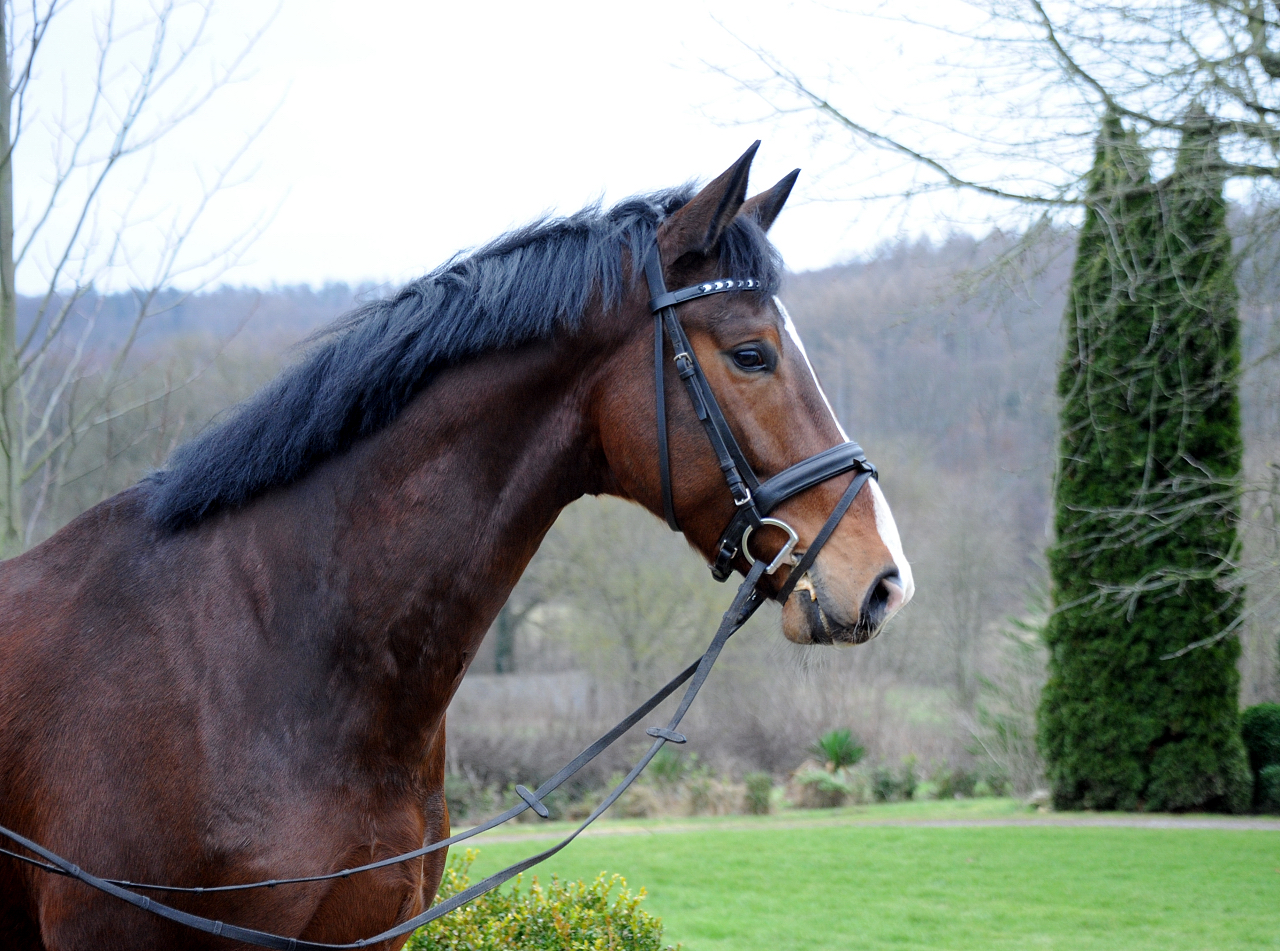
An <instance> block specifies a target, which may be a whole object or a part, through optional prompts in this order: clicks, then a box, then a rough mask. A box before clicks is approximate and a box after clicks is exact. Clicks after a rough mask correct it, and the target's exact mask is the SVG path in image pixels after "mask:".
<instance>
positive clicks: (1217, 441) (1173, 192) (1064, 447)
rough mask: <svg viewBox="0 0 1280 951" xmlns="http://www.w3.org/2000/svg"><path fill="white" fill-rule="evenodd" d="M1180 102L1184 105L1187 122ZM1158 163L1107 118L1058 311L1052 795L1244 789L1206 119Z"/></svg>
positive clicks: (1225, 240)
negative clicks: (1167, 171)
mask: <svg viewBox="0 0 1280 951" xmlns="http://www.w3.org/2000/svg"><path fill="white" fill-rule="evenodd" d="M1194 118H1195V117H1192V119H1194ZM1178 156H1179V157H1178V160H1177V166H1176V168H1175V170H1174V172H1173V174H1172V175H1170V176H1169V177H1168V178H1167V179H1165V180H1163V181H1161V182H1153V181H1151V174H1150V170H1149V167H1148V160H1147V157H1146V154H1145V153H1144V152H1143V150H1142V149H1141V147H1140V145H1139V144H1138V142H1137V140H1136V138H1135V137H1134V136H1133V135H1132V134H1130V133H1126V132H1125V130H1124V129H1123V127H1122V125H1121V122H1120V120H1119V118H1118V117H1116V116H1114V115H1109V116H1107V117H1106V119H1105V120H1104V123H1103V128H1102V131H1101V133H1100V135H1099V137H1098V146H1097V151H1096V154H1095V164H1094V168H1093V170H1092V173H1091V176H1090V180H1089V183H1088V186H1089V187H1088V197H1089V201H1088V210H1087V212H1086V215H1085V221H1084V225H1083V227H1082V230H1081V234H1080V240H1079V247H1078V251H1077V257H1076V263H1075V268H1074V272H1073V275H1072V286H1071V293H1070V297H1069V300H1068V304H1067V311H1066V316H1065V324H1066V353H1065V355H1064V359H1063V362H1062V365H1061V368H1060V374H1059V380H1058V395H1059V397H1060V399H1061V437H1060V438H1061V444H1060V459H1059V472H1058V478H1057V484H1056V489H1055V527H1056V534H1057V537H1056V541H1055V543H1054V545H1053V546H1052V547H1051V549H1050V552H1049V567H1050V573H1051V576H1052V581H1053V596H1054V612H1053V614H1052V616H1051V618H1050V621H1049V624H1048V627H1047V630H1046V632H1045V637H1046V641H1047V644H1048V647H1049V652H1050V657H1049V681H1048V683H1047V685H1046V687H1045V690H1044V693H1043V696H1042V701H1041V708H1040V718H1039V719H1040V724H1039V726H1040V745H1041V749H1042V751H1043V753H1044V754H1045V758H1046V760H1047V762H1048V768H1049V777H1050V780H1051V783H1052V786H1053V795H1054V802H1055V804H1056V805H1057V806H1058V807H1059V808H1110V809H1149V810H1180V809H1192V808H1202V809H1226V810H1230V811H1237V810H1239V809H1243V808H1245V807H1246V806H1247V804H1248V790H1249V774H1248V768H1247V765H1246V762H1245V758H1244V751H1243V748H1242V746H1241V743H1240V739H1239V731H1238V718H1239V714H1238V710H1237V693H1238V675H1237V673H1236V666H1235V665H1236V658H1237V656H1238V654H1239V644H1238V642H1237V641H1236V639H1235V638H1232V637H1226V638H1222V639H1219V640H1217V641H1216V642H1213V643H1211V644H1209V645H1207V646H1203V647H1200V648H1197V649H1195V650H1192V651H1189V652H1186V653H1184V654H1182V655H1181V656H1177V657H1174V658H1171V659H1162V658H1165V657H1167V656H1168V655H1170V654H1173V653H1175V652H1177V651H1179V650H1180V649H1182V648H1184V647H1186V646H1187V645H1189V644H1192V643H1194V642H1197V641H1201V640H1204V639H1206V638H1207V637H1211V636H1212V635H1214V634H1215V633H1217V632H1220V631H1224V630H1227V629H1229V628H1230V627H1231V626H1232V623H1233V621H1235V619H1236V618H1237V616H1238V613H1239V610H1240V607H1241V605H1240V599H1239V592H1238V590H1233V588H1232V586H1231V585H1230V584H1229V583H1227V582H1229V581H1230V578H1229V577H1228V569H1227V566H1228V565H1229V564H1230V562H1231V557H1230V556H1231V554H1232V552H1233V550H1234V548H1235V545H1236V521H1237V507H1238V480H1239V475H1240V466H1241V437H1240V409H1239V400H1238V396H1237V376H1238V372H1239V363H1240V342H1239V336H1240V334H1239V320H1238V317H1237V313H1236V292H1235V275H1234V269H1233V259H1232V254H1231V240H1230V236H1229V235H1228V233H1227V230H1226V202H1225V200H1224V198H1223V193H1222V186H1223V177H1222V174H1221V171H1220V167H1221V163H1220V161H1219V160H1218V151H1217V147H1216V142H1215V140H1214V137H1213V134H1212V129H1211V128H1210V126H1209V124H1208V123H1207V122H1196V121H1189V122H1188V123H1187V130H1186V132H1185V133H1184V136H1183V140H1182V143H1181V148H1180V149H1179V152H1178Z"/></svg>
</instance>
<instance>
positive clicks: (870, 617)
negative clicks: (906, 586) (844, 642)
mask: <svg viewBox="0 0 1280 951" xmlns="http://www.w3.org/2000/svg"><path fill="white" fill-rule="evenodd" d="M902 600H903V592H902V576H901V575H899V574H898V569H897V568H889V569H887V570H886V571H883V572H881V573H880V577H879V578H877V579H876V580H875V582H874V583H873V584H872V585H871V590H870V591H868V592H867V598H866V601H865V602H864V603H863V605H862V617H863V621H864V623H865V624H866V625H867V626H868V627H870V628H873V629H874V628H875V627H877V626H878V625H879V624H880V623H881V622H882V621H884V619H885V618H886V617H888V616H889V615H890V614H892V613H893V612H894V611H896V610H897V609H898V606H899V605H901V604H902Z"/></svg>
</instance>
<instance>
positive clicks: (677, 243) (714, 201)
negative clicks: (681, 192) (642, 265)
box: [658, 139, 760, 262]
mask: <svg viewBox="0 0 1280 951" xmlns="http://www.w3.org/2000/svg"><path fill="white" fill-rule="evenodd" d="M758 148H760V140H759V139H757V140H756V141H755V142H754V143H752V145H751V148H749V149H747V150H746V151H745V152H744V153H742V158H740V159H738V161H736V162H734V163H733V165H731V166H730V167H729V168H728V169H726V170H725V172H724V173H723V174H722V175H720V177H719V178H717V179H716V180H715V181H713V182H712V183H711V184H710V185H708V186H707V187H706V188H704V189H702V191H700V192H698V194H696V195H695V196H694V197H693V199H692V200H691V201H690V202H689V203H688V204H687V205H685V206H684V207H683V208H681V209H680V210H679V211H677V212H676V213H675V214H673V215H672V216H671V217H670V218H668V219H667V220H666V221H664V222H663V223H662V226H661V227H660V228H659V229H658V246H659V247H660V248H661V249H662V259H663V260H664V261H668V262H673V261H676V260H678V259H679V258H680V257H681V256H683V255H685V254H689V253H691V252H693V253H697V254H710V253H711V251H712V250H714V249H715V247H716V245H717V244H719V243H720V236H721V235H722V234H724V229H725V228H727V227H729V222H731V221H733V218H734V215H736V214H737V213H738V211H739V210H741V208H742V203H743V202H744V201H746V200H747V173H748V172H749V171H750V170H751V160H752V159H753V158H755V157H756V149H758Z"/></svg>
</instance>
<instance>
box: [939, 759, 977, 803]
mask: <svg viewBox="0 0 1280 951" xmlns="http://www.w3.org/2000/svg"><path fill="white" fill-rule="evenodd" d="M929 782H930V783H931V784H932V785H933V793H934V798H937V799H968V798H970V797H971V796H973V795H975V793H974V789H975V787H976V786H977V784H978V777H977V775H976V774H975V773H971V772H969V771H968V770H967V769H962V768H959V767H957V768H956V769H948V768H947V767H945V766H943V767H940V768H937V769H935V770H934V771H933V772H932V773H931V774H930V775H929ZM987 788H988V789H990V788H991V787H990V785H989V784H987ZM987 795H991V793H989V792H988V793H987Z"/></svg>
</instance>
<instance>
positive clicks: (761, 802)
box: [742, 773, 773, 816]
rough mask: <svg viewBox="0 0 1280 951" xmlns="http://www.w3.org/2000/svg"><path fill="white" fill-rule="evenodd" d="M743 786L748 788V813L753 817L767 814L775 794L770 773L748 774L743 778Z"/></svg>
mask: <svg viewBox="0 0 1280 951" xmlns="http://www.w3.org/2000/svg"><path fill="white" fill-rule="evenodd" d="M742 784H743V785H744V786H746V787H747V794H746V804H747V812H749V813H750V814H751V815H753V816H763V815H765V814H767V813H768V812H769V798H770V795H771V794H772V793H773V777H772V776H770V775H769V774H768V773H747V775H745V776H743V777H742Z"/></svg>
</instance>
